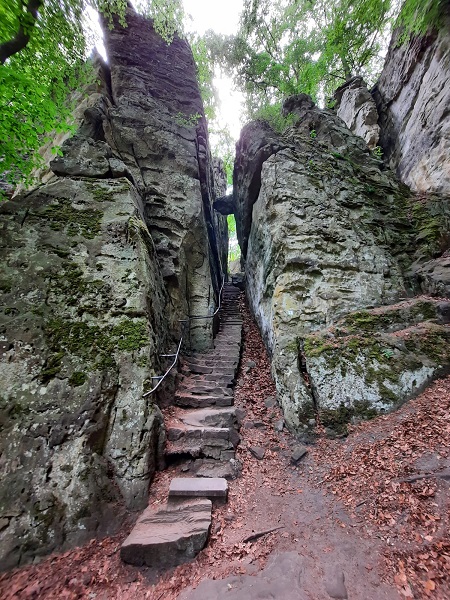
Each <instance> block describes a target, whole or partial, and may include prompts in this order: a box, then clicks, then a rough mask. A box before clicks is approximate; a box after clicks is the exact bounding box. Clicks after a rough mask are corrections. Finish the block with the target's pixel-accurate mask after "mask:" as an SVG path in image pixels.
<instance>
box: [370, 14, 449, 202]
mask: <svg viewBox="0 0 450 600" xmlns="http://www.w3.org/2000/svg"><path fill="white" fill-rule="evenodd" d="M442 10H443V11H445V15H444V17H443V23H442V27H441V28H440V31H438V32H436V31H434V32H430V33H429V35H426V36H412V37H411V38H410V39H409V40H408V41H407V42H406V43H402V44H399V38H400V36H401V34H402V31H401V30H397V31H396V32H394V35H393V37H392V40H391V43H390V46H389V50H388V54H387V57H386V61H385V64H384V68H383V72H382V74H381V76H380V79H379V81H378V82H377V84H376V86H375V88H374V90H373V91H372V94H373V97H374V99H375V101H376V103H377V107H378V113H379V125H380V146H381V147H382V149H383V152H384V155H385V159H386V160H387V162H388V164H389V166H390V167H391V168H392V169H394V170H396V172H397V174H398V176H399V178H400V179H401V180H402V181H403V182H404V183H406V184H407V185H409V186H410V187H411V188H412V189H413V190H416V191H419V192H432V191H436V192H440V193H445V194H449V193H450V159H449V149H450V123H449V119H448V107H449V106H450V86H449V72H450V8H449V5H448V3H442Z"/></svg>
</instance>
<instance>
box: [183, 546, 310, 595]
mask: <svg viewBox="0 0 450 600" xmlns="http://www.w3.org/2000/svg"><path fill="white" fill-rule="evenodd" d="M304 575H305V573H304V566H303V561H302V559H301V558H300V556H299V555H298V554H297V553H296V552H284V553H282V554H278V555H273V556H272V557H271V558H270V560H269V562H268V564H267V566H266V568H265V569H264V570H262V571H261V572H260V573H258V574H257V575H255V576H252V575H232V576H230V577H227V578H225V579H220V580H218V581H212V580H205V581H202V582H201V583H200V584H199V585H198V586H197V587H196V589H195V590H192V589H191V590H186V591H185V592H183V593H181V594H180V596H178V600H222V599H223V598H227V600H243V599H244V598H245V600H266V599H267V598H272V599H273V600H307V598H310V594H309V592H308V591H306V590H305V585H304V581H303V579H304Z"/></svg>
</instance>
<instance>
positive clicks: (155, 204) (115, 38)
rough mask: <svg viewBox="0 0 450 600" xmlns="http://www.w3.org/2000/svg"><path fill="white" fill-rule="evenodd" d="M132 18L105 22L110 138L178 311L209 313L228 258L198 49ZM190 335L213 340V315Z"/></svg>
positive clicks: (202, 341) (197, 343) (201, 342)
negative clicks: (220, 230)
mask: <svg viewBox="0 0 450 600" xmlns="http://www.w3.org/2000/svg"><path fill="white" fill-rule="evenodd" d="M127 23H128V27H125V28H124V27H121V26H120V25H119V24H117V23H116V26H115V28H114V29H113V30H109V29H107V28H105V35H106V38H105V46H106V50H107V53H108V57H109V66H110V69H111V90H112V101H113V105H112V106H111V107H110V108H109V111H108V119H109V125H108V128H107V129H106V130H105V137H106V140H107V141H108V143H109V144H110V145H111V146H112V147H115V148H116V149H117V151H118V153H119V155H120V157H121V159H122V160H123V162H124V163H125V165H126V166H127V167H128V169H129V170H130V172H131V174H132V178H133V180H134V181H135V182H136V185H137V187H138V189H140V190H142V196H143V203H144V214H145V219H146V222H147V223H148V227H149V229H150V233H151V235H152V237H153V239H154V241H155V246H156V252H157V255H158V260H159V262H160V265H161V269H162V275H163V278H164V281H165V285H166V288H167V290H168V292H169V295H170V299H171V303H172V304H173V307H174V311H173V316H174V318H176V319H183V318H185V316H186V315H207V314H209V312H210V311H211V310H212V307H213V305H214V297H215V295H216V294H217V291H218V290H219V288H220V283H221V280H222V273H223V272H225V271H226V265H221V263H220V256H219V255H220V250H219V248H218V244H217V232H216V229H215V226H214V222H215V219H216V218H222V217H220V215H217V216H215V215H214V211H213V208H212V203H213V201H214V200H215V195H216V194H215V190H214V164H213V161H212V158H211V153H210V150H209V145H208V134H207V126H206V119H205V116H204V112H203V105H202V100H201V97H200V94H199V91H198V84H197V77H196V67H195V63H194V60H193V57H192V52H191V50H190V48H189V45H188V44H187V43H186V42H185V41H184V40H181V39H180V38H178V37H175V38H174V40H173V42H172V43H171V44H170V45H169V46H168V45H167V44H166V42H165V41H164V40H163V39H162V38H161V37H160V36H159V35H158V34H157V33H156V31H155V30H154V29H153V27H152V25H151V22H150V21H148V20H145V19H144V18H143V17H140V16H139V15H137V14H135V13H134V12H130V11H129V13H128V16H127ZM137 31H139V34H138V35H136V32H137ZM180 82H182V85H180ZM220 191H222V190H220ZM189 338H190V342H191V343H192V344H193V346H194V347H195V349H197V350H199V349H202V347H203V348H206V347H209V346H210V345H211V341H212V323H211V320H210V319H207V320H195V321H192V323H190V329H189Z"/></svg>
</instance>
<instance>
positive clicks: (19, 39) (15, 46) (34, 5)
mask: <svg viewBox="0 0 450 600" xmlns="http://www.w3.org/2000/svg"><path fill="white" fill-rule="evenodd" d="M42 3H43V0H28V3H27V6H26V12H24V13H23V15H21V16H20V18H19V29H18V31H17V33H16V35H15V36H14V37H13V38H12V39H11V40H8V41H7V42H3V44H0V64H2V65H3V64H4V63H5V61H6V60H7V59H8V58H10V57H11V56H13V55H14V54H17V53H18V52H20V51H21V50H23V49H24V48H25V46H26V45H27V44H28V42H29V41H30V32H31V29H32V28H33V27H34V25H35V23H36V19H37V17H38V10H39V8H40V7H41V5H42ZM25 15H27V17H28V20H29V22H28V23H27V28H26V29H25V27H24V17H25Z"/></svg>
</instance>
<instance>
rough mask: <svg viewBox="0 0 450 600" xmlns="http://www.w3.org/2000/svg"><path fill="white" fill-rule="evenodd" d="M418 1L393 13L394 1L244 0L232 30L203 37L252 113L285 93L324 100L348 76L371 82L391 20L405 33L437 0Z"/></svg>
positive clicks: (420, 28)
mask: <svg viewBox="0 0 450 600" xmlns="http://www.w3.org/2000/svg"><path fill="white" fill-rule="evenodd" d="M425 1H426V5H427V10H426V11H424V6H423V0H406V2H405V3H404V6H403V8H402V10H401V11H400V15H399V8H400V7H399V2H398V0H278V1H276V2H274V1H273V0H244V10H243V13H242V16H241V24H240V29H239V32H238V33H237V35H235V36H228V37H225V36H218V35H214V34H212V33H208V34H207V36H205V39H206V41H207V44H209V48H210V51H211V55H212V56H213V58H214V60H216V61H217V62H218V63H219V64H222V65H223V66H225V68H227V69H228V71H229V72H230V73H231V74H232V76H234V77H235V79H236V81H237V84H238V85H239V86H240V87H241V88H242V89H244V90H245V94H246V99H247V110H248V114H249V116H250V117H252V118H255V117H257V116H260V115H261V111H262V112H264V111H267V110H268V108H267V107H268V106H269V107H270V106H273V107H275V106H276V105H277V103H280V102H281V100H282V99H283V98H285V97H286V96H288V95H291V94H295V93H299V92H303V93H307V94H310V95H311V96H312V97H313V98H314V99H315V100H318V99H319V98H325V97H327V96H329V95H330V94H331V93H332V92H333V91H334V90H335V89H336V87H338V86H339V85H340V84H342V83H343V82H344V81H345V80H347V79H349V78H350V77H352V76H353V75H363V76H364V77H365V78H366V79H367V80H368V82H369V83H372V82H374V80H375V79H376V77H377V76H378V74H379V71H380V70H381V68H382V50H385V49H386V47H387V43H388V37H389V34H390V27H391V26H392V24H393V23H395V24H396V25H401V26H403V27H404V29H405V35H409V34H410V33H411V32H414V33H423V32H424V31H426V30H427V28H429V27H432V26H435V25H436V24H437V23H438V17H439V11H440V8H439V7H440V4H441V0H425ZM420 5H422V6H420ZM396 19H397V21H396V22H395V20H396ZM272 112H273V111H272Z"/></svg>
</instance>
